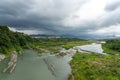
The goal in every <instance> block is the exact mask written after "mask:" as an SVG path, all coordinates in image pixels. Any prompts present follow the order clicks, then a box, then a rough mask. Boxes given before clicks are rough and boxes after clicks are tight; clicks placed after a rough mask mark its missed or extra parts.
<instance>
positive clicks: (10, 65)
mask: <svg viewBox="0 0 120 80" xmlns="http://www.w3.org/2000/svg"><path fill="white" fill-rule="evenodd" d="M16 62H17V52H16V51H14V52H13V53H12V54H11V56H10V61H9V62H8V66H7V67H6V68H5V69H4V70H3V72H4V73H5V72H7V71H8V70H9V69H10V73H12V72H13V71H14V69H15V67H16Z"/></svg>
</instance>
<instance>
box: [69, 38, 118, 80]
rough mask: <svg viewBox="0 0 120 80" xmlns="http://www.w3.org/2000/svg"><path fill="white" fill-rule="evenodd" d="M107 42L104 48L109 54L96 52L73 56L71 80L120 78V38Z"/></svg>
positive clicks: (109, 79) (114, 79) (116, 79)
mask: <svg viewBox="0 0 120 80" xmlns="http://www.w3.org/2000/svg"><path fill="white" fill-rule="evenodd" d="M106 42H107V43H106V44H103V50H104V52H105V53H107V54H109V55H107V56H106V55H97V54H94V53H90V54H88V53H77V54H75V55H74V56H73V59H72V61H71V62H70V65H71V68H72V74H71V75H70V76H69V80H120V52H119V50H120V47H119V46H120V43H119V42H120V40H108V41H106ZM73 78H74V79H73Z"/></svg>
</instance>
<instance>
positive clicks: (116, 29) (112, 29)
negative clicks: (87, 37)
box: [89, 24, 120, 36]
mask: <svg viewBox="0 0 120 80" xmlns="http://www.w3.org/2000/svg"><path fill="white" fill-rule="evenodd" d="M89 34H96V35H106V34H107V35H113V34H114V35H118V36H119V35H120V24H117V25H112V26H109V27H105V28H101V29H98V30H96V31H94V32H89Z"/></svg>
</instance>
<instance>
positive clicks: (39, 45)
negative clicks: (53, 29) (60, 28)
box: [33, 38, 92, 53]
mask: <svg viewBox="0 0 120 80" xmlns="http://www.w3.org/2000/svg"><path fill="white" fill-rule="evenodd" d="M89 43H92V41H88V40H81V39H66V38H61V39H40V40H38V41H35V44H34V46H33V48H34V49H37V50H38V52H39V53H46V52H54V53H57V52H58V51H59V50H60V49H61V48H66V49H69V48H72V47H74V46H80V45H85V44H89Z"/></svg>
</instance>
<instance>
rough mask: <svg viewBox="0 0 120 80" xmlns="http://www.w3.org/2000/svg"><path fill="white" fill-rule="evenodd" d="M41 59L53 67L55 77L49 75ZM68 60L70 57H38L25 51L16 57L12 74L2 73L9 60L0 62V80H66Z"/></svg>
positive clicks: (68, 69)
mask: <svg viewBox="0 0 120 80" xmlns="http://www.w3.org/2000/svg"><path fill="white" fill-rule="evenodd" d="M43 59H46V60H47V61H48V63H49V64H51V65H53V66H54V70H55V75H53V74H52V73H51V71H50V70H49V68H48V65H47V64H46V63H45V62H44V60H43ZM70 60H71V56H68V55H66V56H64V57H60V56H55V55H51V54H45V55H43V56H41V57H39V56H38V55H37V52H35V51H32V50H25V51H24V54H22V55H20V56H19V57H18V61H17V66H16V68H15V70H14V71H13V73H12V74H10V73H9V72H6V73H2V70H3V69H4V68H5V67H6V66H7V62H8V61H9V59H5V60H3V61H2V62H0V80H67V78H68V75H69V74H70V73H71V68H70V65H69V64H68V62H69V61H70Z"/></svg>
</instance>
